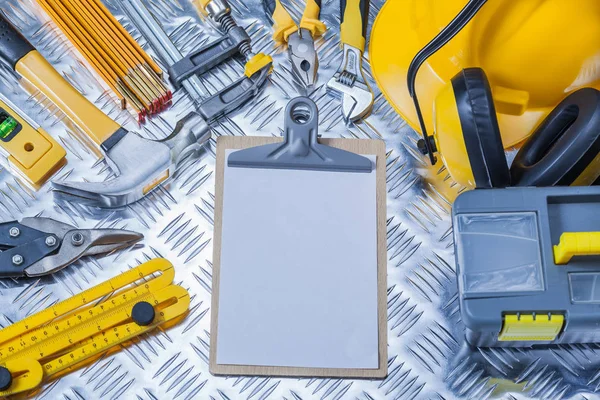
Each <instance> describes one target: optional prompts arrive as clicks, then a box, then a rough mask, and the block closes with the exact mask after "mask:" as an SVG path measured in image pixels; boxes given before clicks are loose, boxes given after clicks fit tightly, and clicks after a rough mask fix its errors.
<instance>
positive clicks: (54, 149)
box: [0, 93, 67, 189]
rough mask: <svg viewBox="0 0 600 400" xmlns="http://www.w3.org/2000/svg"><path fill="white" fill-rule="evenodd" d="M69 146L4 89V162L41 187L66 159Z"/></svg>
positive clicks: (0, 143) (0, 106) (0, 148)
mask: <svg viewBox="0 0 600 400" xmlns="http://www.w3.org/2000/svg"><path fill="white" fill-rule="evenodd" d="M66 155H67V153H66V152H65V149H64V148H63V147H62V146H61V145H60V144H58V142H56V140H54V139H53V138H52V136H50V135H48V133H46V132H45V131H44V130H43V129H42V128H41V127H40V126H39V125H38V124H36V123H35V122H34V121H32V120H31V119H29V118H28V117H27V116H26V115H25V113H24V112H23V111H22V110H20V109H19V108H18V107H17V106H15V105H14V104H13V103H11V102H10V100H8V99H7V98H5V97H4V96H3V95H2V94H1V93H0V164H1V165H3V166H4V167H6V168H7V169H9V170H10V171H12V172H13V173H15V174H16V175H18V176H19V177H21V178H22V179H24V180H25V181H26V182H27V183H28V184H29V185H30V186H32V187H33V188H35V189H37V188H38V187H39V186H41V185H42V184H44V183H45V182H46V181H47V180H48V179H49V178H50V177H51V176H52V175H53V174H54V173H55V172H56V171H57V170H58V169H60V168H61V167H62V166H63V165H64V164H65V162H66V160H65V156H66Z"/></svg>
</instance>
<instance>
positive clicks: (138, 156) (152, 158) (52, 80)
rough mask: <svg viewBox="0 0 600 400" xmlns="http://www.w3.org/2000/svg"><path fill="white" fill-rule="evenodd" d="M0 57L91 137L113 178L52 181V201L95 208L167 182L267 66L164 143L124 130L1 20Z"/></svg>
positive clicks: (206, 105)
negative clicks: (84, 180) (55, 199)
mask: <svg viewBox="0 0 600 400" xmlns="http://www.w3.org/2000/svg"><path fill="white" fill-rule="evenodd" d="M0 30H2V32H3V33H4V36H0V59H2V60H3V61H4V62H5V64H7V65H8V66H9V67H10V68H12V69H14V70H15V71H16V72H17V73H19V74H20V75H21V76H23V77H25V78H26V79H27V80H29V82H31V83H32V84H33V86H35V87H36V88H37V89H39V90H40V92H42V93H43V94H44V95H46V97H48V98H49V99H50V100H51V101H52V102H53V103H54V104H56V106H57V107H58V108H59V109H60V110H61V111H62V112H63V113H65V114H66V115H67V116H68V117H69V119H70V120H71V121H72V122H73V123H74V124H75V125H76V126H77V127H78V128H79V129H80V130H81V131H82V132H84V133H85V134H87V136H88V137H89V138H90V139H91V142H92V143H90V144H95V145H96V146H97V148H98V150H99V151H98V152H99V153H100V154H101V155H104V157H105V159H106V162H107V164H108V165H109V166H110V167H111V168H112V170H113V172H114V173H115V175H116V176H117V177H116V178H115V179H113V180H110V181H106V182H53V184H54V187H55V189H56V190H55V191H54V193H55V194H56V196H57V197H59V198H64V199H67V200H75V201H79V202H85V203H87V204H90V205H94V206H99V207H119V206H124V205H127V204H130V203H132V202H135V201H137V200H139V199H141V198H142V197H144V196H145V195H147V194H148V193H150V192H151V191H152V190H154V189H155V188H156V187H157V186H158V185H160V184H161V183H164V182H166V181H167V180H168V179H170V178H171V177H172V176H173V174H174V172H175V169H176V167H177V164H178V162H179V161H181V160H182V159H183V158H184V157H185V156H188V155H190V153H193V152H196V151H198V150H199V149H200V148H201V145H202V144H203V143H204V142H206V141H207V140H208V138H209V137H210V129H209V126H208V124H209V123H211V122H213V121H214V120H215V119H217V118H219V117H221V116H222V115H223V114H226V113H228V112H229V111H231V110H233V109H235V108H237V107H238V106H240V105H241V104H243V103H244V102H245V101H246V100H248V99H249V98H250V97H251V96H253V95H254V94H255V93H256V92H257V91H258V88H259V87H260V85H261V84H262V82H264V81H265V79H266V75H267V74H268V70H269V69H270V64H269V66H267V67H264V68H262V69H261V70H260V71H258V72H257V73H256V74H253V75H252V78H243V79H239V80H238V81H236V82H233V83H232V84H231V85H229V86H228V87H226V88H224V89H222V90H221V91H219V92H218V93H215V94H214V95H212V96H210V97H208V98H206V99H204V100H203V101H202V103H201V104H200V105H199V106H198V112H193V113H190V114H189V115H188V116H187V117H185V118H183V119H182V120H181V121H180V122H179V123H178V124H177V126H176V128H175V130H174V131H173V132H172V133H171V134H170V135H169V136H168V137H167V138H166V139H164V140H160V141H153V140H148V139H144V138H142V137H140V136H138V135H136V134H134V133H131V132H128V131H127V130H126V129H125V128H123V127H121V126H119V124H117V123H116V122H114V121H113V120H112V119H110V118H109V117H108V116H107V115H105V114H104V113H103V112H102V111H100V110H99V109H98V108H96V106H94V104H92V103H91V102H90V101H88V100H87V99H86V98H85V97H83V96H82V95H81V93H79V92H78V91H77V90H76V89H75V88H74V87H73V86H71V85H70V84H69V83H68V82H67V81H66V80H65V79H64V78H63V77H62V75H61V74H59V73H58V72H57V71H56V70H55V69H54V68H53V67H52V66H51V65H50V63H48V61H46V59H44V57H43V56H42V55H41V54H40V53H39V52H38V51H37V50H36V49H35V48H34V47H33V46H32V45H31V44H30V43H29V42H28V41H27V39H25V38H24V37H23V36H22V35H21V34H20V33H19V32H18V31H17V30H16V29H15V28H14V27H13V26H12V25H11V24H10V23H9V22H8V21H7V20H6V19H5V18H4V17H2V16H0Z"/></svg>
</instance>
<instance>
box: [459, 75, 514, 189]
mask: <svg viewBox="0 0 600 400" xmlns="http://www.w3.org/2000/svg"><path fill="white" fill-rule="evenodd" d="M452 88H453V89H454V96H455V97H456V105H457V107H458V114H459V117H460V124H461V128H462V131H463V136H464V141H465V146H466V148H467V153H468V155H469V162H470V164H471V169H472V171H473V177H474V178H475V186H476V187H477V188H503V187H506V186H509V185H510V172H509V169H508V163H507V162H506V156H505V154H504V146H503V145H502V138H501V137H500V129H499V128H498V119H497V117H496V108H495V107H494V99H493V98H492V90H491V88H490V84H489V82H488V79H487V76H486V75H485V72H484V71H483V70H482V69H481V68H467V69H464V70H462V71H461V72H459V73H458V74H457V75H456V76H455V77H454V78H452Z"/></svg>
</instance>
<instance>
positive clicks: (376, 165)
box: [209, 98, 388, 378]
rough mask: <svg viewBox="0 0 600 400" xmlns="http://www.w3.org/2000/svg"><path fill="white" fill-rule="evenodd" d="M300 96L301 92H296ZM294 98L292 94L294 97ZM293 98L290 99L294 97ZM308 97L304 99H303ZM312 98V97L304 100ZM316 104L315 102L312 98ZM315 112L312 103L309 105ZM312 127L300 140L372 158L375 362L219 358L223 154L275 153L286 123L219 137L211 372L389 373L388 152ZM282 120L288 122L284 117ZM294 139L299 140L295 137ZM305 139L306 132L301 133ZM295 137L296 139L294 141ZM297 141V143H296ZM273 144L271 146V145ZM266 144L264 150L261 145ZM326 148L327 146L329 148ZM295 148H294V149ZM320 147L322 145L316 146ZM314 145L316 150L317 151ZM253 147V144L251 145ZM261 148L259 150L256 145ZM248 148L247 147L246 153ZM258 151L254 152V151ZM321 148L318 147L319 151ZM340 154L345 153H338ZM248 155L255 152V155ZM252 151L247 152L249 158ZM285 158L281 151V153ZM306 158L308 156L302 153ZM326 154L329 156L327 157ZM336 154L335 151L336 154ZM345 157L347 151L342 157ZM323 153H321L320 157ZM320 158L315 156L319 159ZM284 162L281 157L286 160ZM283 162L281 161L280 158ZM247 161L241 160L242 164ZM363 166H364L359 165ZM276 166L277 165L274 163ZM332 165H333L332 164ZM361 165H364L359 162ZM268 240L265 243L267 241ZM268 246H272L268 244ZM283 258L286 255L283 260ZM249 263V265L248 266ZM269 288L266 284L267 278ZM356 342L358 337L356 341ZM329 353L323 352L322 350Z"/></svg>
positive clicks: (360, 375) (376, 143)
mask: <svg viewBox="0 0 600 400" xmlns="http://www.w3.org/2000/svg"><path fill="white" fill-rule="evenodd" d="M299 99H302V98H299ZM295 100H296V99H295ZM295 100H292V103H294V101H295ZM306 100H308V99H305V100H302V101H306ZM308 101H309V102H310V103H312V101H310V100H308ZM312 104H313V105H314V103H312ZM293 107H294V104H290V105H289V106H288V110H286V112H289V111H290V110H291V109H292V108H293ZM312 111H313V113H316V112H317V111H316V106H314V109H313V110H312ZM314 123H315V130H314V132H312V135H313V139H314V143H310V140H311V139H310V138H309V139H307V141H304V142H303V143H304V144H309V145H310V146H313V145H314V144H316V143H317V142H318V144H320V145H324V147H325V146H327V147H328V149H333V150H334V151H337V150H338V149H339V150H344V152H343V153H345V152H351V153H353V154H354V155H363V156H369V157H370V158H371V159H372V160H373V161H374V162H372V163H371V165H372V168H373V173H374V175H375V185H374V186H375V191H376V193H375V205H376V210H375V218H374V219H375V220H374V221H373V222H374V223H375V228H374V236H376V238H374V241H375V242H376V245H375V252H376V260H375V263H374V265H373V268H374V270H373V273H374V276H375V282H374V288H373V289H374V291H375V293H376V300H375V304H374V308H373V309H372V312H373V313H374V315H375V316H374V318H375V319H376V320H375V324H376V330H377V331H376V335H377V337H376V343H375V346H376V348H375V349H374V350H375V352H376V356H377V360H376V362H375V364H374V365H370V366H369V368H355V367H343V366H339V367H315V366H305V365H302V366H298V365H281V364H280V365H265V364H264V363H262V364H260V363H257V364H255V363H246V364H241V363H237V362H236V363H223V362H219V360H218V357H219V351H218V349H219V340H220V339H219V308H220V307H219V306H220V301H221V299H220V295H221V272H222V271H221V266H222V244H223V219H224V218H223V216H224V192H225V190H224V189H225V178H226V173H225V172H226V168H231V165H228V163H227V160H230V157H231V154H234V152H235V151H238V150H243V149H261V148H262V150H263V154H273V149H278V148H280V147H282V144H284V145H283V146H287V145H290V144H291V143H294V140H290V139H291V136H293V135H294V133H291V134H290V130H293V129H288V127H286V136H287V137H286V139H285V140H284V139H283V138H274V137H273V138H272V137H248V136H245V137H232V136H222V137H219V138H218V139H217V164H216V192H215V195H216V199H215V230H214V235H215V236H214V250H213V251H214V257H213V286H212V307H211V308H212V313H211V343H210V345H211V346H210V363H209V367H210V372H211V373H212V374H214V375H267V376H299V377H300V376H301V377H341V378H383V377H385V376H386V375H387V363H388V359H387V308H386V307H387V306H386V301H387V295H386V293H387V270H386V266H387V254H386V225H385V222H386V175H385V171H386V170H385V167H386V154H385V144H384V142H383V141H380V140H362V139H319V140H318V141H317V140H316V138H317V133H316V121H314ZM286 125H289V124H288V123H287V122H286ZM296 139H297V140H301V139H298V138H296ZM305 139H306V138H305ZM297 140H296V141H297ZM296 145H298V143H296ZM269 146H271V147H269ZM265 149H266V150H267V151H266V152H265V151H264V150H265ZM328 149H325V150H328ZM296 150H297V149H296ZM320 150H322V148H321V149H320ZM320 150H318V151H320ZM253 151H254V150H253ZM259 151H260V150H259ZM246 154H247V153H246ZM254 154H257V153H254ZM323 154H324V153H320V155H321V156H323ZM342 155H344V154H342ZM252 157H255V155H253V156H252ZM252 157H251V158H252ZM284 158H285V157H284ZM301 158H304V159H305V161H306V157H301ZM325 158H327V157H325ZM334 158H335V157H334ZM343 158H345V157H343ZM351 158H352V157H350V159H348V162H347V164H346V165H344V166H342V170H341V171H352V168H353V166H352V162H353V161H354V162H356V161H357V160H351ZM321 159H323V158H321ZM236 160H238V161H239V160H241V163H242V164H244V163H245V157H237V158H236ZM317 161H318V160H317ZM313 162H314V160H309V161H307V162H305V163H304V165H303V167H301V168H300V169H306V170H313V169H314V165H312V164H311V163H313ZM284 163H285V160H284ZM284 163H282V164H284ZM244 165H245V164H244ZM245 166H247V165H245ZM247 167H248V168H259V169H260V168H263V166H256V165H249V166H247ZM363 167H364V166H363ZM275 168H277V167H275ZM282 168H292V166H289V165H288V166H287V167H286V166H283V167H282ZM331 168H333V169H335V167H331ZM361 168H362V167H361ZM268 246H269V245H267V247H268ZM271 248H272V247H271ZM282 262H285V260H282ZM247 267H248V268H252V266H251V265H248V266H247ZM267 288H268V284H267ZM254 293H256V292H254ZM358 345H359V346H360V343H358ZM324 357H325V358H327V355H325V356H324Z"/></svg>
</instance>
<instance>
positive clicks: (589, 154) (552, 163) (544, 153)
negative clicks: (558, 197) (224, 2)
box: [511, 88, 600, 186]
mask: <svg viewBox="0 0 600 400" xmlns="http://www.w3.org/2000/svg"><path fill="white" fill-rule="evenodd" d="M511 175H512V182H513V185H516V186H557V185H558V186H567V185H579V186H583V185H591V184H592V183H594V181H595V180H596V179H597V178H598V177H599V176H600V92H599V91H598V90H596V89H593V88H583V89H579V90H577V91H576V92H573V93H571V94H570V95H569V96H567V98H565V99H564V100H563V101H562V102H561V103H560V104H559V105H558V106H556V108H555V109H554V110H553V111H552V112H551V113H550V114H549V115H548V117H546V119H545V120H544V121H543V122H542V123H541V124H540V125H539V127H538V128H537V129H536V130H535V131H534V133H533V134H532V135H531V137H530V138H529V140H527V142H526V143H525V144H524V145H523V147H521V149H520V150H519V152H518V153H517V156H516V157H515V160H514V161H513V163H512V166H511Z"/></svg>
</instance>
